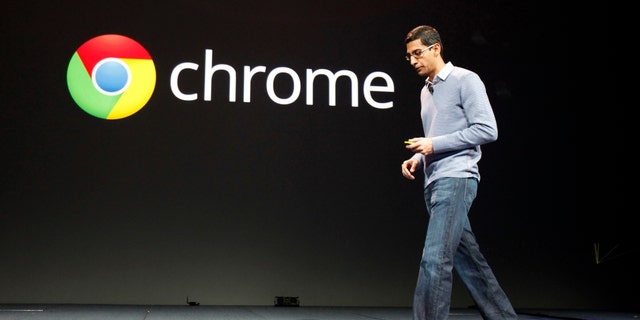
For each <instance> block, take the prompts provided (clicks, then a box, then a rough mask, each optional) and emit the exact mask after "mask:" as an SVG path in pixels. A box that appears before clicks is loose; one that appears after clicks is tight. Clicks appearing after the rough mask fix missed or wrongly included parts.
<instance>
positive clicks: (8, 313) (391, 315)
mask: <svg viewBox="0 0 640 320" xmlns="http://www.w3.org/2000/svg"><path fill="white" fill-rule="evenodd" d="M518 314H519V315H520V319H521V320H541V319H581V320H618V319H640V314H633V313H622V312H604V311H585V310H518ZM8 319H12V320H13V319H16V320H18V319H29V320H40V319H41V320H88V319H96V320H115V319H122V320H138V319H140V320H159V319H179V320H199V319H203V320H204V319H207V320H211V319H214V320H215V319H223V320H252V319H256V320H372V319H373V320H411V308H383V307H381V308H374V307H274V306H187V305H185V306H167V305H161V306H160V305H152V306H143V305H73V304H65V305H48V304H46V305H44V304H0V320H8ZM449 319H451V320H476V319H478V320H480V319H482V318H481V317H480V315H479V314H478V312H477V311H476V310H474V309H454V310H452V312H451V314H450V317H449Z"/></svg>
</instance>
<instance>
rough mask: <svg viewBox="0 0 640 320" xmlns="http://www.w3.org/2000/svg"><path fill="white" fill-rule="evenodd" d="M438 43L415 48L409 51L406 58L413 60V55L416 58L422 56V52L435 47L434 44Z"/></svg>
mask: <svg viewBox="0 0 640 320" xmlns="http://www.w3.org/2000/svg"><path fill="white" fill-rule="evenodd" d="M435 45H436V44H435V43H434V44H432V45H430V46H428V47H426V48H424V49H416V50H413V52H410V53H407V54H406V55H405V56H404V58H405V59H407V61H411V57H414V58H416V59H418V58H420V57H422V54H423V53H424V52H425V51H427V50H431V48H433V46H435Z"/></svg>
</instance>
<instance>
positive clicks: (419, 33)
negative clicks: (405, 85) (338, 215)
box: [405, 25, 444, 81]
mask: <svg viewBox="0 0 640 320" xmlns="http://www.w3.org/2000/svg"><path fill="white" fill-rule="evenodd" d="M405 44H406V46H407V53H406V55H405V58H406V59H407V61H409V63H411V66H413V67H414V69H415V70H416V72H417V73H418V75H420V76H426V77H429V80H430V81H433V77H435V76H436V74H437V73H438V72H439V71H440V70H441V69H442V67H444V60H443V59H442V55H441V53H442V41H441V40H440V34H439V33H438V31H437V30H436V29H435V28H434V27H431V26H426V25H422V26H417V27H415V28H413V30H411V31H409V33H408V34H407V36H406V37H405Z"/></svg>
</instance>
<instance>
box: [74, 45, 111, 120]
mask: <svg viewBox="0 0 640 320" xmlns="http://www.w3.org/2000/svg"><path fill="white" fill-rule="evenodd" d="M67 86H68V87H69V93H71V97H73V100H74V101H75V102H76V103H77V104H78V106H80V108H82V109H83V110H84V111H86V112H87V113H89V114H90V115H92V116H94V117H97V118H101V119H107V118H108V117H109V114H110V113H111V111H112V110H113V107H114V106H115V105H116V103H117V102H118V99H120V95H115V96H107V95H104V94H102V93H100V91H98V90H97V89H96V88H95V87H94V86H93V81H92V80H91V75H90V74H89V73H88V72H87V70H86V69H85V67H84V64H83V63H82V60H81V59H80V56H79V55H78V53H77V52H76V53H74V54H73V57H71V61H70V62H69V67H68V68H67Z"/></svg>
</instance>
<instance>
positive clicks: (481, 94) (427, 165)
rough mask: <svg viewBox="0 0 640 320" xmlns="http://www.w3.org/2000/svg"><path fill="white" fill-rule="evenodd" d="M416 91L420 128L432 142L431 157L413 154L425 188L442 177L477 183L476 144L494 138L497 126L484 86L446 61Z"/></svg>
mask: <svg viewBox="0 0 640 320" xmlns="http://www.w3.org/2000/svg"><path fill="white" fill-rule="evenodd" d="M428 85H429V83H428V82H426V83H425V86H424V87H423V88H422V90H421V92H420V103H421V111H420V115H421V117H422V127H423V129H424V134H425V137H428V138H431V139H432V141H433V152H434V153H433V154H430V155H428V156H424V155H422V154H419V153H416V154H414V155H413V157H412V158H414V159H416V160H418V161H420V165H421V166H423V169H424V174H425V179H424V182H425V184H424V186H425V187H426V186H427V185H429V184H430V183H431V182H433V181H435V180H437V179H439V178H443V177H454V178H476V179H478V181H479V180H480V171H479V169H478V162H479V161H480V158H481V156H482V152H481V151H480V145H482V144H485V143H489V142H493V141H495V140H497V139H498V126H497V123H496V119H495V116H494V114H493V109H492V108H491V103H490V102H489V97H488V95H487V92H486V89H485V86H484V83H483V82H482V80H481V79H480V77H479V76H478V75H477V74H476V73H474V72H472V71H470V70H467V69H464V68H460V67H454V66H453V64H452V63H451V62H448V63H447V64H446V65H445V67H444V68H443V69H442V70H441V71H440V72H439V73H438V75H437V76H436V77H435V79H434V81H433V84H432V86H433V93H431V92H429V90H428Z"/></svg>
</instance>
